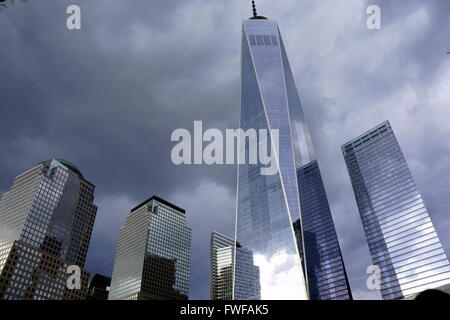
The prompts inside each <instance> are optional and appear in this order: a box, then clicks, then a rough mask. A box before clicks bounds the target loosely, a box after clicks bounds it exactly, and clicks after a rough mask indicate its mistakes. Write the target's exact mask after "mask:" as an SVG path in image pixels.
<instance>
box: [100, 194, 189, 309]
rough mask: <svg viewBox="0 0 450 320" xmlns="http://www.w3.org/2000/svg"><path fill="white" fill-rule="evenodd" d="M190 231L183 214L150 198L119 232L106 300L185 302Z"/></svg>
mask: <svg viewBox="0 0 450 320" xmlns="http://www.w3.org/2000/svg"><path fill="white" fill-rule="evenodd" d="M190 259H191V229H190V228H189V227H188V226H187V225H186V215H185V210H184V209H182V208H179V207H177V206H175V205H174V204H172V203H170V202H168V201H166V200H164V199H161V198H159V197H157V196H153V197H151V198H149V199H148V200H146V201H144V202H143V203H141V204H139V205H138V206H136V207H135V208H133V209H131V212H130V213H129V214H128V216H127V217H126V221H125V225H124V226H123V227H122V228H121V229H120V236H119V243H118V246H117V250H116V257H115V261H114V269H113V274H112V280H111V288H110V291H109V297H108V299H109V300H186V299H188V295H189V271H190Z"/></svg>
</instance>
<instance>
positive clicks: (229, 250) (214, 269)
mask: <svg viewBox="0 0 450 320" xmlns="http://www.w3.org/2000/svg"><path fill="white" fill-rule="evenodd" d="M233 264H234V240H232V239H230V238H228V237H226V236H224V235H222V234H220V233H218V232H213V233H212V234H211V264H210V297H211V300H232V298H233Z"/></svg>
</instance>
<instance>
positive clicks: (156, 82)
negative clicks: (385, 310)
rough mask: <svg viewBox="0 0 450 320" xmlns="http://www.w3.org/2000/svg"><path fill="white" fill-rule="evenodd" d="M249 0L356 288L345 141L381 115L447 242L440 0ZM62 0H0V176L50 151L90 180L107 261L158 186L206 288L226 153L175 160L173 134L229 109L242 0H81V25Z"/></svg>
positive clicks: (222, 215) (360, 239) (228, 224)
mask: <svg viewBox="0 0 450 320" xmlns="http://www.w3.org/2000/svg"><path fill="white" fill-rule="evenodd" d="M374 2H376V3H377V4H379V5H380V6H381V9H382V19H383V20H382V27H383V29H382V30H379V31H369V30H368V29H367V28H366V18H367V15H366V13H365V12H366V8H367V6H368V5H369V4H372V2H371V1H363V0H339V1H336V0H323V1H313V0H303V1H298V0H290V1H289V0H284V1H276V2H275V1H268V0H266V1H262V0H260V1H258V9H259V11H260V13H261V14H263V15H266V16H269V17H271V18H274V19H276V20H278V22H279V24H280V28H281V32H282V34H283V37H284V40H285V44H286V47H287V51H288V56H289V58H290V60H291V66H292V69H293V71H294V73H295V78H296V81H297V86H298V87H299V90H300V94H301V97H302V100H303V104H304V108H305V112H306V116H307V118H308V120H309V121H310V124H311V131H312V134H313V139H314V142H315V144H316V147H317V152H318V155H319V162H320V164H321V169H322V172H323V175H324V180H325V185H326V189H327V192H328V195H329V198H330V202H331V207H332V211H333V216H334V219H335V222H336V226H337V231H338V234H339V236H340V241H341V245H342V249H343V255H344V259H345V262H346V267H347V270H348V273H349V276H350V281H351V286H352V289H354V291H355V297H356V298H364V297H366V298H367V297H374V296H375V297H376V296H377V293H373V292H369V291H367V289H365V277H366V275H365V269H366V268H367V266H368V265H369V264H371V263H370V259H369V255H368V249H367V245H366V244H365V240H364V235H363V232H362V227H361V223H360V220H359V216H358V212H357V209H356V204H355V201H354V197H353V193H352V189H351V186H350V183H349V178H348V175H347V172H346V169H345V165H344V162H343V159H342V155H341V153H340V148H339V147H340V145H341V144H343V143H344V142H346V141H347V140H349V139H351V138H354V137H355V136H357V135H359V134H361V133H362V132H364V131H366V130H368V129H370V128H371V127H373V126H374V125H376V124H378V123H380V122H382V121H383V120H386V119H389V120H391V122H392V124H393V127H394V130H395V131H396V134H397V136H398V138H399V142H400V144H401V146H402V148H403V150H404V152H405V156H406V157H407V160H408V162H409V164H410V166H411V169H412V171H413V174H414V176H415V177H416V179H417V183H418V185H419V188H420V189H421V191H422V193H423V195H424V198H425V201H426V203H427V205H428V207H429V210H430V212H431V215H432V219H433V221H434V222H435V224H436V227H437V229H438V232H439V235H440V237H441V240H442V242H443V245H444V246H445V247H446V249H447V252H449V250H448V249H449V248H450V239H449V236H448V234H447V232H446V231H447V230H448V228H449V227H450V222H449V218H448V213H447V211H446V210H447V209H446V208H448V207H449V203H448V202H449V200H448V199H449V197H448V193H449V191H450V186H449V184H448V179H446V177H448V174H450V166H449V160H450V146H449V145H448V143H446V141H447V139H448V136H449V134H450V125H449V122H448V120H447V119H448V116H449V114H450V113H449V111H448V103H449V99H450V96H449V93H448V92H450V88H449V87H448V86H449V81H448V80H449V77H450V62H449V57H448V56H445V55H444V54H443V53H444V52H445V50H449V49H450V20H449V19H448V13H449V12H450V3H449V2H448V1H447V0H432V1H418V0H414V1H395V0H384V1H374ZM69 4H72V1H58V2H55V1H50V0H40V1H33V0H31V1H29V2H27V3H24V4H21V3H17V4H16V6H15V7H13V8H9V9H7V10H4V11H3V12H0V41H1V46H0V74H1V75H2V79H3V81H2V84H1V86H0V97H1V100H0V101H1V102H0V103H1V115H0V154H1V157H0V167H1V168H2V169H1V171H0V191H1V192H4V191H6V190H7V188H9V186H10V184H11V182H12V179H13V178H14V177H15V176H16V175H17V174H18V173H19V172H21V171H22V170H24V169H27V168H29V167H30V166H32V165H34V164H35V163H37V162H39V161H42V160H44V159H47V158H50V157H61V158H66V159H68V160H70V161H72V162H74V163H76V164H77V165H78V166H79V167H80V168H81V170H82V171H83V173H84V175H85V177H87V178H88V179H89V180H91V181H92V182H93V183H94V184H95V185H96V187H97V188H96V202H97V203H98V205H99V211H98V215H97V219H96V224H95V229H94V234H93V238H92V243H91V249H90V253H89V259H88V267H89V268H90V269H92V270H93V271H96V272H102V273H111V271H112V270H111V269H112V263H113V258H114V250H115V246H116V241H117V237H118V230H119V227H120V226H121V225H122V224H123V222H124V219H125V216H126V214H127V213H128V212H129V210H130V208H131V207H132V206H134V205H135V204H136V203H139V202H141V201H142V200H143V199H146V198H147V197H148V196H150V195H152V194H158V195H160V196H162V197H165V198H167V200H169V201H173V202H175V203H176V204H178V205H180V206H181V207H184V208H185V209H187V215H188V221H189V225H190V226H191V227H192V228H193V252H192V274H191V278H192V281H191V297H192V298H207V297H208V277H207V274H208V267H209V265H208V261H209V236H210V232H211V231H213V230H217V231H221V232H222V233H225V234H228V235H232V234H233V232H234V218H235V217H234V210H235V208H234V205H235V186H236V181H235V179H236V170H235V168H234V167H227V166H223V167H207V166H182V167H177V166H174V165H173V164H172V163H171V161H170V150H171V148H172V146H173V144H172V143H171V142H170V134H171V132H172V131H173V130H174V129H176V128H187V129H191V128H192V125H193V121H194V120H203V122H204V126H205V127H217V128H233V127H236V126H237V123H238V110H239V55H240V28H241V20H242V19H244V18H247V17H248V16H249V15H250V13H251V11H250V6H249V1H237V0H235V1H206V0H194V1H182V0H180V1H144V0H139V1H138V0H135V1H112V0H94V1H89V2H83V3H82V4H81V9H82V30H80V31H69V30H67V29H66V28H65V19H66V17H67V15H66V14H65V9H66V7H67V5H69Z"/></svg>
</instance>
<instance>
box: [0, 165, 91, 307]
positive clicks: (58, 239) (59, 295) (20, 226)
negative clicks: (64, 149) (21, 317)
mask: <svg viewBox="0 0 450 320" xmlns="http://www.w3.org/2000/svg"><path fill="white" fill-rule="evenodd" d="M94 188H95V187H94V185H92V184H91V183H90V182H88V181H87V180H86V179H84V177H83V175H82V174H81V172H80V171H79V169H78V168H76V166H74V165H73V164H71V163H70V162H68V161H65V160H62V159H52V160H47V161H44V162H42V163H39V164H38V165H36V166H35V167H33V168H31V169H29V170H27V171H25V172H24V173H22V174H20V175H19V176H17V177H16V179H15V180H14V183H13V185H12V188H11V190H10V191H8V192H6V193H5V194H4V195H3V197H2V199H1V200H0V247H3V248H7V247H9V248H10V251H11V253H10V254H9V253H8V252H6V253H5V255H4V256H3V258H1V259H0V270H2V269H4V270H2V271H4V272H2V273H1V274H0V298H2V296H3V298H4V299H68V298H70V295H68V293H67V292H66V289H65V280H66V279H67V277H68V275H67V274H66V269H64V267H65V268H67V267H68V266H69V265H77V266H79V267H81V268H82V267H83V266H84V263H85V259H86V255H87V251H88V247H89V242H90V238H91V233H92V227H93V225H94V220H95V215H96V212H97V207H96V205H94V204H93V199H94ZM22 255H23V256H22ZM13 256H14V257H15V258H16V259H19V261H18V262H14V260H11V259H13V258H12V257H13ZM1 265H3V266H1ZM6 266H8V267H6ZM49 269H50V270H52V271H51V272H50V271H48V270H49ZM83 272H84V273H85V271H83ZM84 273H83V274H84ZM8 279H9V280H8ZM61 281H63V282H64V286H62V284H61ZM2 282H7V283H2ZM54 285H56V287H55V286H54Z"/></svg>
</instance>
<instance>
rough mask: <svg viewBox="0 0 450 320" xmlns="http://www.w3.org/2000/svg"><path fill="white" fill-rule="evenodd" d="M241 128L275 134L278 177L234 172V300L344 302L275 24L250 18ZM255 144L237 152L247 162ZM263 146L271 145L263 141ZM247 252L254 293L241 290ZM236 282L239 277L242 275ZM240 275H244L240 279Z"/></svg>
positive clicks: (254, 167)
mask: <svg viewBox="0 0 450 320" xmlns="http://www.w3.org/2000/svg"><path fill="white" fill-rule="evenodd" d="M241 58H242V61H241V110H240V128H242V129H244V130H248V129H256V130H258V129H268V130H273V129H278V133H279V155H278V156H277V159H276V161H277V168H278V173H277V174H275V175H261V174H260V169H261V167H262V165H260V164H240V165H239V168H238V192H237V217H236V241H237V243H239V244H240V246H241V248H242V250H243V251H242V252H246V254H245V255H244V254H242V256H241V255H240V253H239V251H237V253H236V257H235V260H236V261H235V264H236V265H235V273H236V275H235V285H234V298H235V299H254V298H255V297H258V296H259V297H260V298H261V299H309V298H311V299H318V300H319V299H350V298H351V294H350V289H349V285H348V281H347V276H346V272H345V268H344V264H343V260H342V256H341V251H340V248H339V243H338V239H337V236H336V231H335V229H334V223H333V219H332V216H331V212H330V208H329V205H328V200H327V196H326V194H325V189H324V187H323V182H322V178H321V174H320V170H319V166H318V164H317V160H316V156H315V152H314V148H313V146H312V142H311V138H310V134H309V130H308V127H307V124H306V120H305V116H304V114H303V110H302V106H301V103H300V98H299V95H298V92H297V89H296V86H295V82H294V77H293V74H292V71H291V69H290V65H289V61H288V59H287V55H286V50H285V47H284V44H283V40H282V38H281V34H280V31H279V29H278V25H277V23H276V22H275V21H273V20H268V19H266V18H264V17H261V16H257V15H256V14H254V16H253V17H252V18H250V19H249V20H245V21H244V22H243V29H242V57H241ZM255 143H257V142H256V141H246V143H245V145H244V144H242V147H241V149H240V150H239V152H240V153H241V154H245V155H246V158H248V156H249V150H250V149H251V147H252V144H255ZM269 143H270V144H276V142H275V141H274V137H272V136H271V137H270V141H269ZM248 253H250V254H251V256H252V260H253V261H254V264H255V266H257V267H258V268H257V269H255V270H258V271H259V275H258V276H257V277H256V276H255V277H254V279H259V282H260V283H259V286H254V288H255V290H259V292H254V293H251V292H249V291H248V289H246V291H245V292H243V291H242V289H241V288H248V286H245V285H242V284H241V283H240V281H241V280H240V274H239V270H241V269H242V267H241V265H244V264H245V263H247V262H248V260H249V255H248ZM241 278H242V277H241ZM246 278H247V277H243V279H242V281H244V280H245V279H246Z"/></svg>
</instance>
